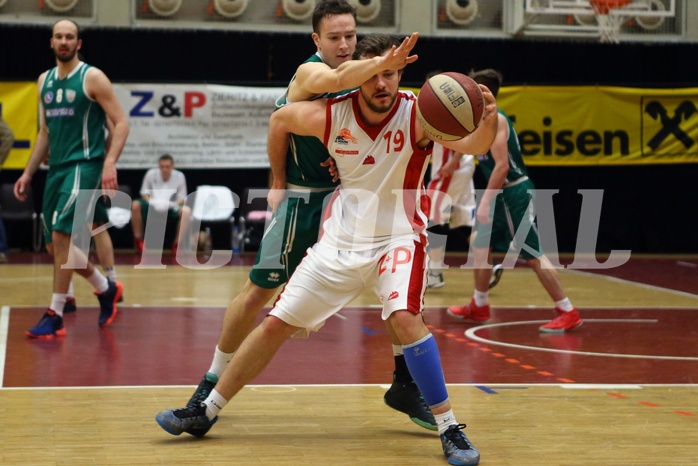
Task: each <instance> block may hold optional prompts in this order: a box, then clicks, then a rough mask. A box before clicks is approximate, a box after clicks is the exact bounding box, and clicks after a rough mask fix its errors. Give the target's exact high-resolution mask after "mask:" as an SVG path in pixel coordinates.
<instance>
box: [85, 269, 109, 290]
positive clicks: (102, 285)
mask: <svg viewBox="0 0 698 466" xmlns="http://www.w3.org/2000/svg"><path fill="white" fill-rule="evenodd" d="M87 281H88V282H90V285H92V286H93V287H94V289H95V291H97V293H99V294H101V293H104V292H105V291H107V290H108V289H109V282H107V278H106V277H105V276H104V275H102V274H101V273H99V270H97V269H95V271H94V273H93V274H92V275H90V276H89V277H87Z"/></svg>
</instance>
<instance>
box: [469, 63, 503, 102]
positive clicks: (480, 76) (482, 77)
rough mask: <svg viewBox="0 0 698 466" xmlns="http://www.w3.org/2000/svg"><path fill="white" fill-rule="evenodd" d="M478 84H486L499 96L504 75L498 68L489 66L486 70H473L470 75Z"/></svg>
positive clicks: (493, 93) (494, 94)
mask: <svg viewBox="0 0 698 466" xmlns="http://www.w3.org/2000/svg"><path fill="white" fill-rule="evenodd" d="M469 76H470V77H471V78H472V79H473V81H475V82H476V83H478V84H484V85H485V86H487V88H488V89H489V90H490V92H492V95H493V96H495V97H497V94H498V93H499V87H500V86H501V85H502V80H503V78H504V76H502V73H500V72H499V71H497V70H493V69H492V68H487V69H486V70H480V71H471V72H470V75H469Z"/></svg>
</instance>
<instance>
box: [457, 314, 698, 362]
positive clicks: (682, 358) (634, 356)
mask: <svg viewBox="0 0 698 466" xmlns="http://www.w3.org/2000/svg"><path fill="white" fill-rule="evenodd" d="M546 322H548V321H547V320H527V321H521V322H502V323H500V324H489V325H478V326H477V327H472V328H469V329H468V330H466V331H465V336H466V337H468V338H470V339H471V340H475V341H479V342H480V343H486V344H489V345H496V346H506V347H509V348H516V349H527V350H532V351H544V352H548V353H567V354H578V355H581V356H602V357H606V358H628V359H661V360H665V361H698V357H692V356H652V355H645V354H623V353H594V352H590V351H573V350H563V349H555V348H541V347H538V346H528V345H517V344H514V343H504V342H499V341H495V340H488V339H486V338H482V337H479V336H477V335H475V332H477V331H478V330H483V329H487V328H494V327H506V326H511V325H532V324H544V323H546ZM589 322H602V323H608V322H614V323H617V322H623V323H643V324H646V323H650V324H656V323H657V320H656V319H584V323H585V324H586V323H589ZM548 336H555V335H554V334H550V335H548Z"/></svg>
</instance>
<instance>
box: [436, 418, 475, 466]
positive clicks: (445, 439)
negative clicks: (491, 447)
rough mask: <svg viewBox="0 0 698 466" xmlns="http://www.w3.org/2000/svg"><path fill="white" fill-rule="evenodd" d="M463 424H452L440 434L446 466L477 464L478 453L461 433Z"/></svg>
mask: <svg viewBox="0 0 698 466" xmlns="http://www.w3.org/2000/svg"><path fill="white" fill-rule="evenodd" d="M463 429H465V424H454V425H452V426H450V427H449V428H448V430H446V432H444V433H443V434H441V446H442V447H443V449H444V456H446V459H447V460H448V464H453V465H456V466H462V465H472V464H478V463H479V462H480V452H479V451H478V449H477V448H475V446H474V445H473V444H472V443H470V440H468V437H466V436H465V434H464V433H463Z"/></svg>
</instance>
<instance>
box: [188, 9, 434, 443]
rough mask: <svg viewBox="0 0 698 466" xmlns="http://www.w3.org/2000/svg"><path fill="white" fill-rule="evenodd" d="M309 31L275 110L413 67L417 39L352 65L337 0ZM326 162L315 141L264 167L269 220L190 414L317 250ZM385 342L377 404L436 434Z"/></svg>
mask: <svg viewBox="0 0 698 466" xmlns="http://www.w3.org/2000/svg"><path fill="white" fill-rule="evenodd" d="M312 24H313V34H312V38H313V42H314V43H315V46H316V47H317V53H315V54H313V55H312V56H311V57H310V58H308V59H307V60H306V61H305V62H304V63H303V64H301V65H300V66H299V67H298V69H297V70H296V73H295V75H294V76H293V78H292V79H291V82H290V84H289V86H288V88H287V90H286V93H285V94H284V95H283V96H282V97H280V98H279V99H278V100H277V106H283V105H285V104H286V103H290V102H298V101H304V100H313V99H317V98H321V97H327V96H330V95H338V94H341V93H344V92H347V91H348V90H351V89H353V88H356V87H358V86H360V85H361V84H362V83H363V82H364V81H366V80H367V79H369V78H370V77H371V76H374V75H375V74H377V73H380V72H381V71H384V70H391V69H392V70H397V69H400V68H402V67H404V66H405V65H406V64H408V63H412V62H414V61H415V60H416V59H417V56H410V55H409V53H410V51H411V50H412V48H413V47H414V45H415V43H416V41H417V34H413V35H412V36H410V37H408V38H406V39H405V40H404V41H403V43H402V44H401V45H400V47H398V48H396V49H394V51H393V53H392V54H389V55H388V56H384V57H375V58H372V59H370V60H355V61H352V60H351V57H352V54H353V53H354V49H355V47H356V10H355V9H354V7H353V6H351V5H350V4H349V3H348V2H346V1H345V0H325V1H321V2H319V3H318V4H317V6H316V7H315V10H314V12H313V19H312ZM299 154H300V155H299ZM328 159H329V153H328V152H327V149H326V148H325V146H324V145H323V144H322V142H321V141H320V140H318V139H316V138H309V137H298V136H292V138H291V141H290V145H289V151H288V154H286V157H285V158H281V159H271V160H270V165H271V171H272V174H273V184H272V189H271V191H270V194H269V197H268V200H269V204H270V206H271V208H272V210H273V211H274V212H275V216H274V219H273V220H272V222H271V224H270V225H269V227H268V228H267V230H266V231H265V232H264V237H263V239H262V243H261V244H260V247H259V251H258V253H257V258H256V261H255V265H254V267H253V269H252V271H251V272H250V275H249V279H248V280H247V282H246V283H245V285H244V287H243V289H242V291H241V292H240V294H238V295H237V297H235V298H234V299H233V300H232V301H231V302H230V304H229V305H228V308H227V310H226V312H225V316H224V318H223V327H222V329H221V335H220V337H219V340H218V345H217V346H216V349H215V352H214V356H213V361H212V362H211V366H210V368H209V370H208V372H207V373H206V375H205V376H204V377H203V379H202V380H201V383H200V384H199V386H198V387H197V389H196V392H195V393H194V395H193V396H192V397H191V399H190V400H189V404H196V405H197V406H198V404H199V403H200V402H201V401H203V400H204V399H206V397H207V396H208V394H209V393H210V391H211V389H213V387H214V386H215V384H216V382H217V381H218V378H219V377H220V375H221V374H222V373H223V371H224V370H225V367H226V366H227V364H228V362H229V361H230V359H231V358H232V357H233V354H234V352H235V351H236V350H237V349H238V347H239V346H240V344H241V343H242V341H243V340H244V339H245V337H246V336H247V335H248V334H249V333H250V332H251V331H252V329H253V328H254V326H255V322H256V319H257V315H258V314H259V311H260V310H261V309H262V308H263V307H264V306H265V305H266V304H267V303H268V302H269V300H270V299H272V298H273V297H274V295H275V294H276V292H277V290H278V288H279V287H280V286H281V285H283V284H285V283H286V282H287V281H288V278H289V277H290V276H291V274H293V272H294V270H295V269H296V266H297V265H298V263H299V262H300V261H301V259H302V258H303V256H304V255H305V252H306V250H307V249H308V248H309V247H311V246H312V245H313V244H315V243H316V242H317V239H318V232H319V229H320V221H321V216H322V209H323V204H324V200H325V198H326V197H327V196H328V195H331V194H332V192H333V191H334V189H335V188H336V186H337V180H334V179H333V177H332V176H331V175H330V174H329V172H328V169H327V168H326V164H325V162H326V161H327V160H328ZM246 201H247V200H246V199H243V200H242V202H246ZM391 339H392V341H393V342H394V344H393V349H394V353H395V374H394V381H393V385H392V386H391V388H390V390H389V391H388V392H387V393H386V396H385V398H384V399H385V402H386V404H388V405H389V406H390V407H392V408H394V409H397V410H399V411H402V412H404V413H405V414H407V415H408V416H409V417H410V419H412V421H414V422H415V423H417V424H419V425H420V426H422V427H425V428H427V429H430V430H436V429H437V427H436V421H435V420H434V416H433V415H432V413H431V411H430V410H429V408H428V406H427V405H426V404H425V403H424V400H423V399H422V396H421V393H420V392H419V389H418V388H417V386H416V384H415V383H414V381H413V380H412V376H411V375H410V373H409V370H408V369H407V365H406V363H405V359H404V356H403V355H402V346H401V344H400V343H399V339H398V338H397V337H396V336H394V335H392V330H391Z"/></svg>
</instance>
